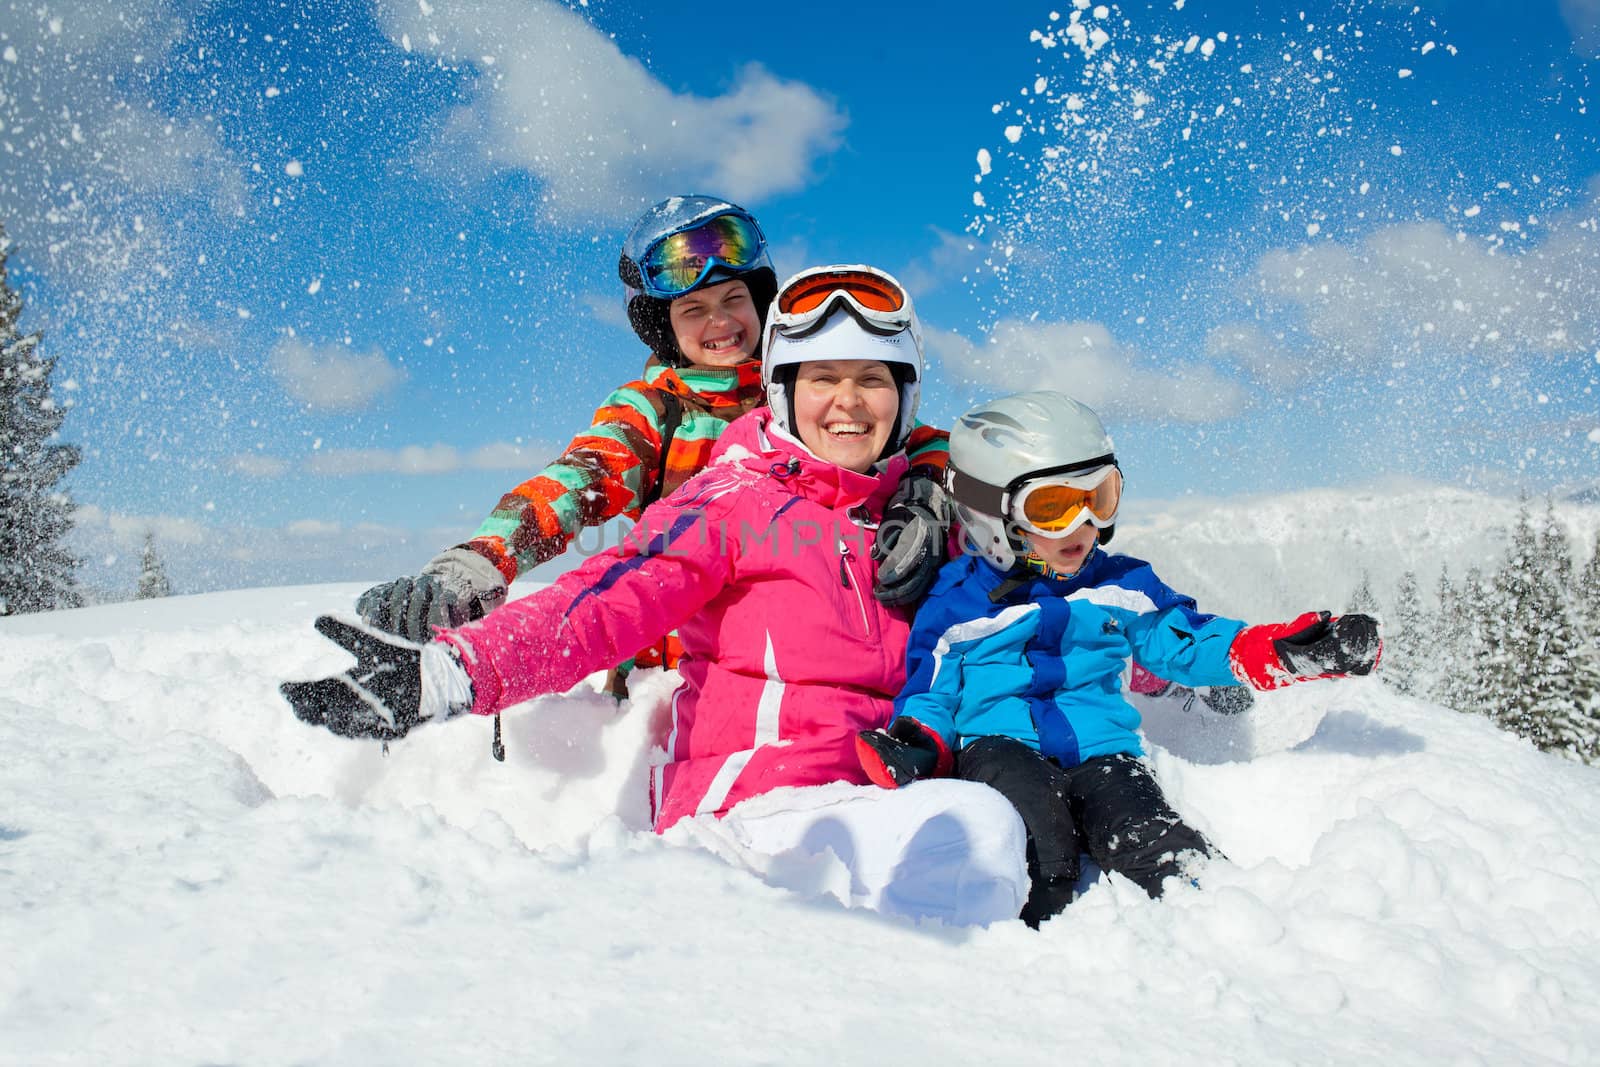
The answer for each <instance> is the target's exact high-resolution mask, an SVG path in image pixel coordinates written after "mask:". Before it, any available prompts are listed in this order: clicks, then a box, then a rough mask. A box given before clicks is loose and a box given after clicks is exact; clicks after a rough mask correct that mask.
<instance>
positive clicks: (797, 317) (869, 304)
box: [772, 267, 912, 338]
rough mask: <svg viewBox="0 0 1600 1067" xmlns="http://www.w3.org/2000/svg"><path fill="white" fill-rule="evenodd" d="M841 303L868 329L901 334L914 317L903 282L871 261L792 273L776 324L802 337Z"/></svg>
mask: <svg viewBox="0 0 1600 1067" xmlns="http://www.w3.org/2000/svg"><path fill="white" fill-rule="evenodd" d="M840 308H843V309H844V310H846V311H848V312H849V313H850V314H851V315H853V316H854V317H855V318H856V320H857V321H858V322H860V323H861V325H862V326H864V327H865V328H866V329H868V330H871V331H872V332H873V333H877V334H884V335H889V334H897V333H899V332H900V331H901V330H904V329H905V328H906V327H908V326H910V325H911V323H912V315H911V300H910V299H909V298H908V297H907V296H906V291H905V290H904V289H902V288H900V283H899V282H897V281H895V280H894V279H893V278H891V277H890V276H889V275H887V274H885V273H884V272H883V271H881V270H877V269H875V268H873V267H818V268H816V269H814V270H809V271H802V272H801V273H799V274H797V275H795V276H794V277H793V278H790V279H789V281H788V283H787V284H786V285H784V287H783V289H782V291H780V292H779V293H778V301H777V303H776V304H775V305H774V308H773V313H772V327H773V328H774V329H776V330H779V331H781V332H782V333H783V335H784V336H785V337H791V338H800V337H805V336H806V335H807V334H811V333H815V332H816V331H817V330H820V329H821V328H822V327H823V326H824V325H825V324H826V323H827V321H828V319H829V318H830V317H831V316H832V315H833V313H834V312H835V311H837V310H839V309H840Z"/></svg>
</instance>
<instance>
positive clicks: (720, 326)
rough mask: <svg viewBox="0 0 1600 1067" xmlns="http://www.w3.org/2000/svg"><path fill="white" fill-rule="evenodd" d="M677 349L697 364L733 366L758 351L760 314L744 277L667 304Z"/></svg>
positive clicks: (698, 290)
mask: <svg viewBox="0 0 1600 1067" xmlns="http://www.w3.org/2000/svg"><path fill="white" fill-rule="evenodd" d="M667 317H668V318H669V319H671V321H672V333H673V336H674V337H676V338H677V341H678V351H680V352H682V353H683V358H685V359H687V360H688V361H689V362H690V363H693V364H694V365H695V366H697V367H732V366H736V365H738V364H740V363H743V362H744V361H745V360H747V359H749V358H750V357H751V356H753V355H755V351H756V345H757V344H759V343H760V342H761V317H760V315H758V314H757V312H756V302H755V301H754V300H752V299H750V290H749V288H748V287H747V286H746V285H745V284H744V282H741V281H729V282H719V283H718V284H716V285H708V286H706V287H705V288H704V289H696V290H695V291H694V292H692V293H689V294H688V295H686V296H680V297H678V299H676V300H674V301H673V302H672V303H671V304H670V305H669V306H668V307H667Z"/></svg>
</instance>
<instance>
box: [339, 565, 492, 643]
mask: <svg viewBox="0 0 1600 1067" xmlns="http://www.w3.org/2000/svg"><path fill="white" fill-rule="evenodd" d="M505 600H506V580H505V578H504V577H502V576H501V574H500V572H499V571H498V570H497V569H495V565H494V564H493V563H490V562H489V561H488V560H487V559H485V558H484V557H483V556H480V555H479V554H478V553H476V552H474V551H472V549H470V548H452V549H448V550H447V551H444V552H441V553H439V554H438V555H437V556H435V557H433V559H431V560H429V561H428V565H427V566H425V567H423V568H422V573H420V574H417V575H415V576H412V577H406V578H396V579H394V581H391V582H384V583H382V584H381V585H375V586H373V587H372V588H371V589H368V590H367V591H366V592H365V593H362V594H361V598H360V599H359V600H357V601H356V614H358V615H360V616H361V620H362V621H363V622H365V623H366V624H367V625H368V626H371V627H373V628H374V629H377V630H382V631H384V632H385V633H391V634H398V635H399V636H401V637H404V638H406V639H407V640H410V641H416V642H418V643H421V642H425V641H428V640H430V639H432V637H433V628H434V627H435V626H450V627H454V626H460V625H462V624H463V623H468V622H471V621H472V620H473V619H481V618H483V617H484V616H485V615H487V614H488V613H489V612H491V611H493V610H494V609H495V608H497V607H499V606H500V605H501V604H504V603H505Z"/></svg>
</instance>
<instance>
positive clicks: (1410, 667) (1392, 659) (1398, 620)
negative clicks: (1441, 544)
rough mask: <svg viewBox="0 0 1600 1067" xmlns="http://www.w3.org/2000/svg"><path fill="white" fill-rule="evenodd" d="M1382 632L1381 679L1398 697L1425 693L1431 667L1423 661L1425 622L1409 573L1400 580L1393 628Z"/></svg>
mask: <svg viewBox="0 0 1600 1067" xmlns="http://www.w3.org/2000/svg"><path fill="white" fill-rule="evenodd" d="M1386 629H1387V634H1386V635H1385V636H1386V640H1385V641H1384V645H1385V648H1384V660H1385V662H1384V665H1383V668H1384V669H1383V671H1382V672H1381V677H1383V678H1384V679H1385V680H1386V681H1387V682H1388V683H1389V684H1390V685H1392V686H1394V687H1395V688H1396V689H1398V690H1399V691H1400V692H1402V693H1424V692H1427V690H1428V689H1429V688H1430V685H1429V681H1430V679H1429V676H1430V675H1431V674H1432V670H1431V664H1428V663H1426V662H1425V660H1424V657H1423V649H1424V648H1425V647H1426V646H1427V644H1428V634H1427V629H1428V620H1427V618H1426V617H1425V616H1424V615H1423V611H1422V595H1421V593H1420V592H1418V590H1417V576H1416V575H1415V574H1413V573H1412V572H1411V571H1406V572H1405V573H1404V574H1402V575H1401V576H1400V586H1399V588H1398V589H1396V590H1395V607H1394V620H1393V624H1392V625H1391V626H1389V627H1387V628H1386Z"/></svg>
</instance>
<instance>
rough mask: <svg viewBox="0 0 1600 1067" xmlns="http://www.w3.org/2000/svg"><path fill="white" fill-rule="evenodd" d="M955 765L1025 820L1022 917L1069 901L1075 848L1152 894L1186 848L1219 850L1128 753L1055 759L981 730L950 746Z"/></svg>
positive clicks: (1032, 919)
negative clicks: (1067, 761)
mask: <svg viewBox="0 0 1600 1067" xmlns="http://www.w3.org/2000/svg"><path fill="white" fill-rule="evenodd" d="M956 774H957V775H958V776H959V777H961V778H964V779H966V780H967V781H969V782H982V783H983V784H984V785H987V786H990V787H991V788H993V789H996V790H999V791H1000V793H1001V794H1003V795H1004V796H1005V798H1006V799H1007V800H1009V801H1011V804H1012V806H1013V807H1015V808H1016V809H1017V812H1018V814H1020V815H1021V816H1022V822H1023V825H1024V826H1026V827H1027V828H1028V875H1029V878H1030V879H1031V881H1032V889H1031V891H1030V892H1029V894H1028V903H1027V904H1026V906H1024V907H1023V909H1022V919H1023V921H1024V922H1026V923H1027V924H1028V925H1029V926H1038V925H1039V924H1040V923H1041V922H1043V921H1044V920H1045V919H1048V918H1050V917H1051V916H1052V915H1057V914H1059V913H1060V912H1061V910H1062V909H1063V908H1065V907H1066V906H1067V905H1068V904H1069V903H1071V901H1072V891H1073V886H1074V885H1075V884H1076V883H1077V881H1078V854H1079V853H1080V852H1087V853H1088V854H1089V856H1090V858H1092V859H1093V860H1094V862H1095V864H1096V865H1098V866H1099V868H1100V869H1101V870H1103V871H1116V872H1117V873H1118V874H1120V875H1123V876H1124V877H1126V878H1128V879H1129V880H1130V881H1132V882H1133V883H1134V884H1136V885H1138V886H1139V887H1140V888H1141V889H1143V890H1144V891H1145V892H1146V893H1149V894H1150V895H1151V896H1152V897H1158V896H1160V895H1161V884H1162V882H1164V881H1165V880H1166V879H1167V878H1170V877H1171V876H1173V875H1175V874H1180V873H1182V869H1183V863H1184V860H1185V859H1187V858H1188V857H1187V855H1186V854H1187V853H1191V852H1198V853H1199V854H1201V855H1203V856H1216V855H1219V853H1218V852H1217V850H1216V849H1215V848H1214V847H1213V846H1212V845H1211V842H1209V841H1207V840H1206V839H1205V837H1204V836H1202V835H1201V833H1200V832H1199V831H1198V830H1195V829H1194V828H1193V827H1190V826H1189V825H1187V824H1186V823H1185V822H1184V821H1183V820H1182V819H1181V818H1179V816H1178V813H1177V812H1175V811H1173V810H1172V807H1171V805H1169V804H1168V803H1167V798H1166V797H1165V796H1163V795H1162V792H1161V786H1160V785H1158V784H1157V783H1156V780H1155V777H1154V776H1153V775H1152V774H1151V773H1150V770H1149V768H1148V767H1146V766H1145V765H1144V764H1143V763H1141V762H1140V761H1139V760H1138V759H1136V758H1134V757H1133V756H1128V755H1122V754H1118V755H1113V756H1095V757H1093V758H1091V759H1087V760H1084V761H1083V762H1082V763H1080V764H1078V765H1077V766H1076V767H1062V766H1060V765H1059V764H1057V763H1056V762H1055V761H1054V760H1051V759H1048V758H1046V757H1045V756H1041V755H1040V754H1039V753H1038V752H1037V751H1036V750H1034V749H1032V748H1030V747H1029V746H1027V745H1026V744H1024V743H1023V742H1021V741H1018V740H1016V739H1015V738H1011V737H981V738H979V739H977V740H976V741H973V742H971V743H970V744H968V745H966V746H965V747H964V748H962V749H961V751H960V752H959V753H957V755H956Z"/></svg>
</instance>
